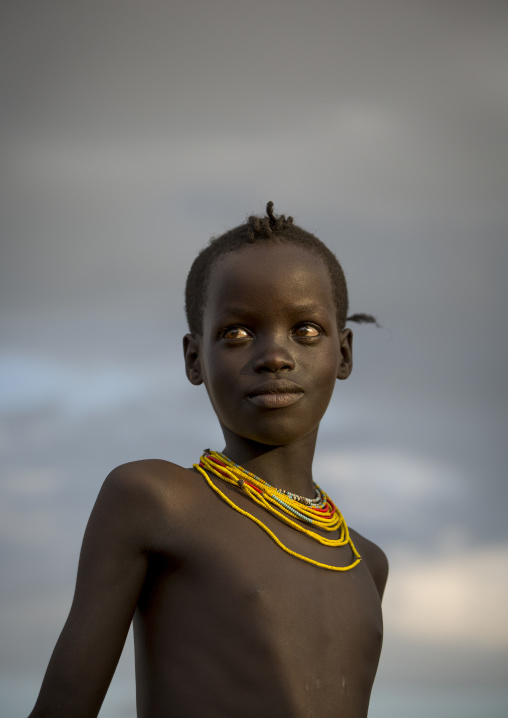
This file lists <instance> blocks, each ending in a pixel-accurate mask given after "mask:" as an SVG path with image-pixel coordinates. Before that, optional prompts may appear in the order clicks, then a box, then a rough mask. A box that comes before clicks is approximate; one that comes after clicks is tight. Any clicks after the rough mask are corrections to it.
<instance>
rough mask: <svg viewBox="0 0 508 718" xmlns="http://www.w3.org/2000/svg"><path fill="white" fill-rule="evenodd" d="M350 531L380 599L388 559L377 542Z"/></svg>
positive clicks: (383, 587) (386, 573)
mask: <svg viewBox="0 0 508 718" xmlns="http://www.w3.org/2000/svg"><path fill="white" fill-rule="evenodd" d="M351 533H352V534H353V535H354V542H355V545H356V546H357V548H358V549H359V551H360V554H361V556H362V560H364V561H365V563H366V565H367V568H368V569H369V572H370V575H371V576H372V579H373V581H374V583H375V585H376V588H377V592H378V594H379V598H380V600H382V599H383V594H384V590H385V587H386V581H387V579H388V559H387V557H386V554H385V552H384V551H383V550H382V549H380V548H379V546H378V545H377V544H375V543H373V542H372V541H369V540H368V539H366V538H365V537H364V536H361V535H360V534H359V533H358V532H356V531H353V530H351Z"/></svg>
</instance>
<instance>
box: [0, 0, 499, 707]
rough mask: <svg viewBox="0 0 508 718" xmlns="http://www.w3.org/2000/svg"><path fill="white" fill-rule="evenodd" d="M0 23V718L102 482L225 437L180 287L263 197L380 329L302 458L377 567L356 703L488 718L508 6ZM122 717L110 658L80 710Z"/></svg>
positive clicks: (196, 12)
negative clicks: (325, 259) (187, 351)
mask: <svg viewBox="0 0 508 718" xmlns="http://www.w3.org/2000/svg"><path fill="white" fill-rule="evenodd" d="M0 16H1V22H0V67H1V68H2V69H1V92H2V108H3V109H2V113H1V114H0V133H1V134H0V141H1V144H2V147H1V150H2V162H1V165H0V190H1V191H0V218H1V219H0V223H1V235H0V239H1V261H0V302H1V316H0V341H1V346H0V381H1V385H2V387H1V395H0V422H1V423H0V452H1V456H2V471H1V475H0V542H1V543H0V560H1V562H2V582H1V587H0V596H1V606H2V608H1V613H0V666H1V672H2V681H1V683H0V696H1V697H0V713H1V715H2V716H4V717H5V718H15V717H16V716H20V715H25V714H26V713H28V711H29V710H30V708H31V706H32V704H33V701H34V700H35V696H36V694H37V691H38V688H39V686H40V682H41V680H42V675H43V672H44V670H45V667H46V665H47V661H48V659H49V656H50V653H51V650H52V647H53V645H54V642H55V640H56V638H57V636H58V633H59V631H60V629H61V627H62V624H63V621H64V620H65V616H66V613H67V611H68V608H69V603H70V600H71V597H72V591H73V582H74V578H75V570H76V564H77V557H78V552H79V546H80V542H81V537H82V533H83V530H84V527H85V524H86V520H87V518H88V515H89V513H90V510H91V507H92V505H93V502H94V500H95V497H96V495H97V492H98V490H99V488H100V485H101V483H102V481H103V480H104V477H105V476H106V474H107V473H108V472H109V471H110V470H111V469H112V468H113V467H114V466H115V465H118V464H120V463H123V462H125V461H130V460H134V459H139V458H147V457H157V458H166V459H169V460H172V461H176V462H177V463H182V464H184V465H186V466H188V465H190V464H191V463H192V462H193V461H195V460H196V459H197V458H198V456H199V453H200V450H201V449H202V448H203V446H205V445H206V446H208V445H212V446H215V447H216V448H219V449H220V448H222V445H221V437H220V433H219V430H218V427H217V426H216V424H215V422H214V417H213V414H212V411H211V409H210V408H209V407H208V405H207V400H206V396H205V392H204V390H203V389H202V388H201V389H200V388H195V387H192V386H191V385H190V384H187V383H186V380H185V376H184V373H183V362H182V352H181V337H182V335H183V334H184V332H185V331H186V328H185V323H184V317H183V287H184V282H185V276H186V273H187V271H188V268H189V266H190V263H191V262H192V259H193V258H194V256H195V255H196V253H197V252H198V251H199V249H201V248H202V247H203V246H204V245H205V244H206V243H207V241H208V240H209V238H210V237H211V236H212V235H214V234H220V233H221V232H223V231H224V230H226V229H229V228H230V227H232V226H235V225H237V224H239V223H240V222H242V221H243V220H244V219H245V218H246V216H248V215H249V214H252V213H262V212H263V211H264V206H265V205H266V202H267V201H268V200H273V201H274V202H275V209H276V211H278V212H282V213H285V214H291V215H293V216H294V217H295V220H296V221H297V222H298V223H299V224H300V225H301V226H303V227H304V228H306V229H308V230H310V231H311V232H314V233H315V234H317V235H318V236H319V237H320V238H321V239H322V240H323V241H325V242H326V243H327V244H328V246H329V247H330V248H331V249H332V250H333V251H334V252H335V253H336V254H337V256H338V258H339V259H340V261H341V262H342V264H343V266H344V268H345V271H346V275H347V278H348V283H349V287H350V296H351V311H352V312H361V311H366V312H370V313H373V314H375V315H376V316H377V318H378V321H379V323H380V325H381V328H380V329H376V328H373V327H358V328H354V332H355V369H354V371H353V374H352V376H351V378H350V379H349V380H348V381H347V382H345V383H341V385H340V386H338V387H337V392H336V396H335V397H334V399H333V401H332V404H331V406H330V409H329V412H328V414H327V416H326V418H325V420H324V422H323V425H322V430H321V435H320V439H319V450H318V453H317V458H316V464H315V478H316V480H317V481H318V482H319V483H320V484H322V485H323V486H324V487H325V488H327V490H329V492H330V493H331V495H332V497H333V498H334V499H335V500H336V502H337V503H339V505H340V507H341V509H343V511H344V514H345V516H346V518H347V519H348V522H349V523H350V524H352V525H353V526H354V527H355V528H357V529H358V530H359V531H361V532H362V533H365V534H366V535H367V536H369V537H370V538H372V539H374V540H376V541H378V542H379V543H380V544H381V546H382V547H383V548H384V549H385V550H386V552H387V553H388V556H389V558H390V560H391V567H392V572H391V578H390V583H389V587H388V589H387V594H386V601H385V623H386V642H385V650H384V655H383V657H382V662H381V668H380V673H379V678H378V683H377V685H376V688H375V691H374V696H373V702H372V709H371V714H370V715H371V716H372V718H388V717H390V718H394V717H395V718H397V716H398V715H400V716H403V715H409V713H408V710H409V709H408V708H407V705H411V706H412V708H411V710H410V711H409V712H410V713H411V715H412V717H413V718H420V716H422V717H423V716H424V715H428V714H429V713H432V714H433V715H435V716H438V718H439V717H440V716H442V717H443V718H453V717H454V716H455V715H457V716H458V715H460V716H461V718H477V716H478V715H482V718H499V716H500V715H502V714H504V713H505V712H506V710H507V706H508V702H507V698H508V696H507V693H506V692H505V691H504V689H503V686H504V684H505V683H506V674H507V669H508V618H507V613H506V605H507V601H508V526H507V523H506V521H505V512H506V506H507V488H506V467H507V458H508V457H507V450H506V443H507V441H506V439H507V437H506V399H507V382H506V379H505V372H506V365H507V322H506V314H507V299H508V297H507V281H506V277H505V275H506V272H507V269H508V243H507V228H508V212H507V209H506V206H507V202H506V188H507V180H508V176H507V175H508V169H507V168H508V156H507V155H508V151H507V147H508V142H507V132H506V130H507V121H508V42H507V40H508V37H507V35H508V33H507V24H508V23H507V20H508V9H507V6H506V3H504V2H501V1H499V2H497V1H496V0H484V2H482V3H478V2H468V1H467V0H463V1H462V2H459V1H458V0H441V1H440V2H437V0H436V1H434V0H425V1H424V0H420V1H417V0H411V1H409V2H407V1H406V2H402V0H401V1H396V0H393V1H391V0H390V1H388V0H356V2H355V3H352V2H343V1H342V0H338V1H335V2H332V1H331V0H326V1H324V0H314V1H313V2H312V3H311V2H308V1H305V2H303V1H301V2H298V1H297V0H293V2H290V1H289V0H272V1H271V2H267V1H266V0H258V2H256V3H244V2H238V0H237V1H236V2H232V1H230V0H220V1H216V0H208V1H207V2H204V1H202V0H188V1H187V2H186V3H175V2H155V1H153V2H152V1H150V2H147V1H146V0H145V2H143V3H141V2H132V1H127V0H123V1H122V2H111V1H108V0H106V1H105V2H101V3H88V2H77V3H68V2H63V1H62V0H58V1H56V0H54V1H53V2H51V1H50V2H44V3H36V2H25V1H24V0H17V1H16V2H4V3H2V8H1V11H0ZM468 691H469V692H468ZM404 701H406V703H404ZM475 701H476V702H475ZM2 702H3V703H2ZM132 705H133V676H132V650H131V649H129V650H128V651H127V654H126V657H125V658H124V659H123V663H122V664H121V666H120V668H119V670H118V675H117V677H115V679H114V683H113V686H112V689H111V695H110V697H109V698H108V699H107V703H106V704H105V707H104V709H103V711H102V712H101V716H102V717H103V718H132V717H133V716H134V712H133V708H132ZM415 706H416V707H415ZM417 710H421V711H422V712H421V714H420V713H417V712H415V711H417ZM468 711H469V712H468Z"/></svg>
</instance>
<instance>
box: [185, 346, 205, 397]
mask: <svg viewBox="0 0 508 718" xmlns="http://www.w3.org/2000/svg"><path fill="white" fill-rule="evenodd" d="M200 351H201V337H200V336H199V335H197V336H194V335H193V334H186V335H185V336H184V338H183V356H184V358H185V373H186V374H187V379H188V380H189V381H190V383H191V384H194V386H199V384H202V383H203V377H202V375H201V360H200Z"/></svg>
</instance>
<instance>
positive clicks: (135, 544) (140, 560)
mask: <svg viewBox="0 0 508 718" xmlns="http://www.w3.org/2000/svg"><path fill="white" fill-rule="evenodd" d="M133 466H136V465H126V466H122V467H119V468H118V469H115V470H114V471H113V472H112V473H111V474H110V475H109V476H108V478H107V479H106V481H105V482H104V485H103V487H102V489H101V491H100V493H99V497H98V499H97V502H96V504H95V506H94V509H93V511H92V514H91V516H90V520H89V522H88V526H87V528H86V531H85V536H84V540H83V546H82V549H81V555H80V560H79V568H78V576H77V582H76V590H75V594H74V600H73V602H72V606H71V610H70V614H69V617H68V619H67V622H66V623H65V626H64V629H63V631H62V633H61V635H60V638H59V639H58V642H57V644H56V647H55V650H54V652H53V655H52V657H51V660H50V663H49V666H48V669H47V671H46V675H45V678H44V682H43V685H42V688H41V692H40V694H39V698H38V700H37V703H36V705H35V708H34V710H33V711H32V713H31V714H30V718H60V717H61V718H64V716H65V718H69V716H73V718H93V717H94V716H97V714H98V712H99V710H100V707H101V704H102V702H103V700H104V696H105V695H106V692H107V689H108V687H109V684H110V681H111V678H112V677H113V673H114V671H115V668H116V665H117V663H118V660H119V658H120V654H121V652H122V648H123V646H124V643H125V639H126V636H127V632H128V630H129V626H130V623H131V620H132V616H133V614H134V610H135V608H136V603H137V600H138V596H139V593H140V591H141V588H142V585H143V581H144V578H145V575H146V570H147V551H146V546H147V545H148V544H149V540H148V535H147V532H148V526H149V523H150V513H151V511H153V508H152V506H153V501H152V500H150V496H149V494H148V491H147V489H146V484H145V483H144V482H143V481H142V472H141V471H140V470H139V467H138V468H137V470H136V469H133V468H132V467H133Z"/></svg>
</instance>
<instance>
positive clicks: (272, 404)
mask: <svg viewBox="0 0 508 718" xmlns="http://www.w3.org/2000/svg"><path fill="white" fill-rule="evenodd" d="M302 396H303V389H302V388H301V387H299V386H298V385H297V384H294V383H293V382H288V381H276V382H275V381H274V382H267V383H266V384H262V385H261V386H259V387H257V388H256V389H253V390H252V391H251V392H250V393H249V394H248V396H247V398H248V399H249V401H251V402H252V403H253V404H255V405H256V406H261V407H264V408H266V409H282V408H283V407H285V406H290V405H291V404H295V403H296V402H297V401H298V400H299V399H301V398H302Z"/></svg>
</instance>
